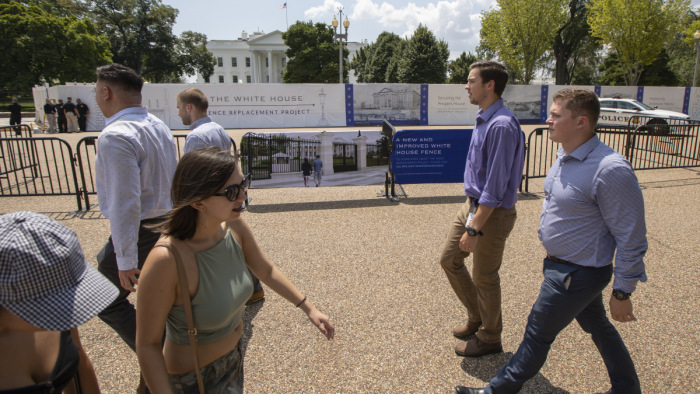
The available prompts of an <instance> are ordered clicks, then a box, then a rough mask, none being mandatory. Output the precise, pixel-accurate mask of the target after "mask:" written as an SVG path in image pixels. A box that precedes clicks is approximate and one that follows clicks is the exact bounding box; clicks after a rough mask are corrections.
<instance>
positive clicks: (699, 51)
mask: <svg viewBox="0 0 700 394" xmlns="http://www.w3.org/2000/svg"><path fill="white" fill-rule="evenodd" d="M693 38H695V73H694V74H693V86H697V81H698V62H700V44H698V41H700V30H695V34H693Z"/></svg>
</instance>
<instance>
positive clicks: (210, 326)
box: [136, 147, 335, 393]
mask: <svg viewBox="0 0 700 394" xmlns="http://www.w3.org/2000/svg"><path fill="white" fill-rule="evenodd" d="M249 185H250V177H249V176H247V177H244V176H243V173H242V172H241V169H240V167H239V165H238V158H237V157H234V156H231V155H230V154H229V153H228V152H224V151H220V150H218V149H217V148H212V147H209V148H202V149H197V150H195V151H192V152H190V153H188V154H186V155H184V156H183V157H182V159H181V160H180V162H179V164H178V166H177V169H176V170H175V175H174V178H173V186H172V192H171V198H172V200H173V209H172V211H171V212H170V213H169V214H168V215H167V217H166V219H165V221H164V222H163V223H161V224H160V225H158V227H157V228H158V229H159V230H160V232H161V234H162V237H161V240H160V241H159V244H158V245H156V247H154V248H153V250H152V251H151V253H150V254H149V256H148V258H147V259H146V262H145V264H144V267H143V270H142V272H141V275H140V277H139V287H138V293H137V297H138V299H137V302H138V308H137V311H136V321H137V324H136V327H137V331H136V352H137V355H138V358H139V363H140V365H141V371H142V373H143V376H144V378H145V380H146V383H147V385H148V387H149V389H150V390H151V392H154V393H171V392H185V393H189V392H194V393H196V392H206V393H219V392H222V393H224V392H226V393H230V392H236V393H242V392H243V361H242V354H241V346H240V339H241V335H242V331H243V324H242V319H241V316H242V313H243V309H244V308H245V302H246V301H247V300H248V297H249V296H250V294H251V293H252V282H251V279H250V273H248V270H247V269H246V267H247V268H249V269H250V271H252V272H253V274H255V276H257V277H258V278H259V279H260V280H261V281H262V282H263V283H265V284H266V285H267V286H268V287H270V288H271V289H272V290H274V291H275V292H277V293H278V294H279V295H281V296H282V297H284V298H286V299H287V300H289V301H290V302H291V303H292V304H294V305H296V306H297V307H299V308H301V309H302V310H303V311H304V312H305V313H306V314H307V316H308V317H309V320H310V321H311V322H312V323H313V324H314V325H315V326H316V327H317V328H318V329H319V331H321V332H322V333H323V334H324V335H325V336H326V338H328V339H332V338H333V336H334V334H335V328H334V327H333V324H332V323H331V322H330V319H329V318H328V316H326V315H325V314H323V313H321V312H320V311H319V310H318V309H316V308H315V307H314V306H313V305H312V304H311V302H309V300H307V298H306V297H304V296H303V295H302V294H301V293H300V292H299V291H298V290H297V289H296V287H295V286H294V285H293V284H292V283H291V282H290V281H289V279H287V277H286V276H285V275H284V274H283V273H282V272H281V271H279V270H278V269H277V268H276V267H275V266H274V264H272V263H271V262H270V261H269V260H267V258H266V257H265V255H264V254H263V253H262V251H261V250H260V248H259V246H258V244H257V242H256V241H255V238H254V237H253V234H252V232H251V229H250V227H249V226H248V225H247V224H246V223H245V221H244V220H243V218H242V217H241V214H242V213H243V211H244V210H245V208H246V204H247V201H248V199H247V196H248V192H247V190H248V186H249ZM163 244H165V245H168V246H169V247H171V248H174V249H175V250H177V252H178V254H179V255H180V256H182V262H183V266H184V270H185V273H186V276H187V282H188V286H189V288H188V289H186V291H187V292H188V295H189V297H190V299H191V302H192V310H193V315H194V325H195V328H196V329H197V332H198V340H199V344H198V346H197V357H198V359H199V366H200V371H201V374H202V379H203V384H204V386H205V387H203V388H199V387H198V383H197V378H196V373H195V371H194V369H195V367H194V365H195V361H194V357H193V354H192V348H191V347H190V345H189V343H188V337H187V332H186V331H187V324H186V320H185V317H184V312H183V310H182V302H181V301H180V300H181V298H180V292H181V291H184V290H182V289H180V288H179V285H178V283H179V282H178V277H177V269H176V265H175V257H174V255H173V254H172V253H171V252H170V250H169V249H167V248H164V247H158V246H159V245H163ZM164 329H165V330H166V340H165V344H163V341H162V340H163V330H164ZM202 389H203V390H202Z"/></svg>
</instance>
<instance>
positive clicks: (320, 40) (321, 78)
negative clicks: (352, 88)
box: [282, 21, 348, 83]
mask: <svg viewBox="0 0 700 394" xmlns="http://www.w3.org/2000/svg"><path fill="white" fill-rule="evenodd" d="M333 34H334V33H333V28H332V27H331V26H329V25H326V24H323V23H316V24H314V23H313V22H311V21H309V22H301V21H298V22H297V23H295V24H293V25H292V26H289V29H288V30H287V31H286V32H284V33H282V39H284V43H285V44H286V45H287V47H288V49H287V57H288V58H289V61H288V62H287V68H286V69H285V71H284V75H283V76H282V79H283V80H284V82H286V83H332V82H337V81H338V51H339V49H338V44H337V43H336V42H335V39H334V38H333ZM347 57H348V50H347V49H346V48H345V47H343V60H344V63H346V60H347ZM347 70H348V68H347V67H343V80H347V72H348V71H347Z"/></svg>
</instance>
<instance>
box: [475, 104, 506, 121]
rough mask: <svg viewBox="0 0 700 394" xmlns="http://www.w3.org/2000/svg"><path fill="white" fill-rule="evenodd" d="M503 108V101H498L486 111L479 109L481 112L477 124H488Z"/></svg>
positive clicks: (477, 115)
mask: <svg viewBox="0 0 700 394" xmlns="http://www.w3.org/2000/svg"><path fill="white" fill-rule="evenodd" d="M501 108H503V99H498V100H497V101H496V102H495V103H493V104H491V106H490V107H488V108H487V109H486V110H485V111H484V110H483V109H481V108H479V112H477V113H476V123H477V124H482V123H486V122H488V121H489V120H490V119H491V117H492V116H493V115H494V114H495V113H496V111H498V110H499V109H501Z"/></svg>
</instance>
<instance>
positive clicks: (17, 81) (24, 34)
mask: <svg viewBox="0 0 700 394" xmlns="http://www.w3.org/2000/svg"><path fill="white" fill-rule="evenodd" d="M0 36H1V37H2V38H3V39H2V40H0V53H2V60H0V62H2V63H1V64H0V87H1V88H3V89H17V90H26V89H30V88H31V87H32V86H34V85H36V84H43V83H48V84H51V85H53V84H54V83H55V82H59V83H63V82H68V81H75V82H90V81H94V80H95V67H97V66H99V65H102V64H106V63H109V62H111V53H110V51H109V42H108V41H107V38H106V37H105V36H104V35H101V34H99V33H98V32H97V29H96V27H95V26H94V25H93V24H92V22H90V21H89V20H77V19H76V18H74V17H67V18H64V17H57V16H53V15H50V14H48V13H46V12H45V11H43V10H42V9H41V8H39V7H37V6H29V7H28V6H25V5H23V4H19V3H17V2H11V3H6V4H0ZM57 43H60V45H57Z"/></svg>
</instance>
